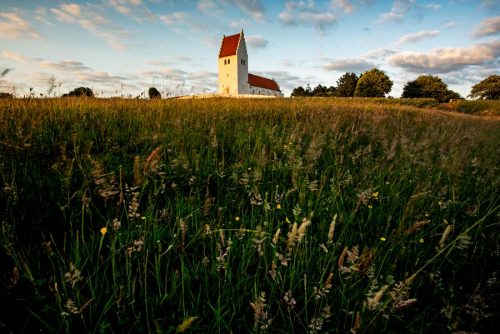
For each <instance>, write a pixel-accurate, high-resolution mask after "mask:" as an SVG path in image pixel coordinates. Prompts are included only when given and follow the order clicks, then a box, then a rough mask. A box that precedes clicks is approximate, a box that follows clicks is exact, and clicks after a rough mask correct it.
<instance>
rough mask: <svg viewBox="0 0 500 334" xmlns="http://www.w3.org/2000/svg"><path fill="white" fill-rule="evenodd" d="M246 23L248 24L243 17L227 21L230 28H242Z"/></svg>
mask: <svg viewBox="0 0 500 334" xmlns="http://www.w3.org/2000/svg"><path fill="white" fill-rule="evenodd" d="M248 24H249V22H248V20H245V19H239V20H236V21H231V23H229V26H230V27H231V28H232V29H243V28H244V27H246V26H247V25H248Z"/></svg>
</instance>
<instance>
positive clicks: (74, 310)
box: [61, 299, 80, 317]
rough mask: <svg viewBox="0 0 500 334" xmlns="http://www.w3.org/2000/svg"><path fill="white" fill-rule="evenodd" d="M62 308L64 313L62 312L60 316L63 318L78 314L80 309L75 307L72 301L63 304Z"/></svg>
mask: <svg viewBox="0 0 500 334" xmlns="http://www.w3.org/2000/svg"><path fill="white" fill-rule="evenodd" d="M64 308H65V309H66V311H67V312H66V311H63V312H62V313H61V315H62V316H63V317H67V316H69V315H71V314H78V313H80V309H79V308H78V307H77V306H76V303H75V302H74V301H73V299H68V300H67V301H66V303H65V304H64Z"/></svg>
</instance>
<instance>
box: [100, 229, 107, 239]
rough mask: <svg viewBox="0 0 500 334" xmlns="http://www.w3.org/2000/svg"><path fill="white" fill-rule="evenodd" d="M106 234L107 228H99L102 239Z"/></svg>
mask: <svg viewBox="0 0 500 334" xmlns="http://www.w3.org/2000/svg"><path fill="white" fill-rule="evenodd" d="M107 232H108V228H107V227H103V228H101V234H102V236H103V237H104V235H105V234H106V233H107Z"/></svg>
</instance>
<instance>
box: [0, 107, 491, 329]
mask: <svg viewBox="0 0 500 334" xmlns="http://www.w3.org/2000/svg"><path fill="white" fill-rule="evenodd" d="M0 129H1V131H0V181H1V182H2V183H1V184H0V187H1V188H0V221H1V223H2V226H1V230H0V231H1V233H0V245H1V250H0V260H1V266H2V268H6V269H5V270H2V273H1V274H0V277H1V290H0V297H1V300H2V301H1V303H2V304H3V305H5V312H3V313H2V314H3V315H2V317H0V329H1V330H4V329H5V330H14V331H20V332H33V331H35V330H38V329H41V330H42V331H54V332H61V331H63V332H65V331H66V332H74V331H84V332H110V331H112V330H113V331H123V330H125V331H131V332H153V331H159V332H175V331H176V330H177V331H179V332H182V331H186V332H189V331H192V332H222V333H228V332H230V331H232V332H233V333H242V332H259V331H269V332H282V333H291V332H297V333H303V332H313V333H315V332H332V331H333V332H341V333H344V332H349V331H355V332H394V333H402V332H441V331H445V332H448V331H453V332H457V331H478V332H481V331H487V330H488V329H491V328H492V327H491V326H493V325H492V324H493V322H494V319H495V317H498V316H499V314H498V309H499V305H498V300H497V299H496V298H495V294H494V291H497V293H498V288H497V287H498V281H497V279H498V275H499V274H500V273H499V272H498V266H497V265H496V263H498V260H499V256H500V250H499V248H498V247H499V245H498V240H499V238H498V212H499V211H498V209H499V205H500V200H499V189H500V187H499V185H500V184H499V183H500V182H499V178H498V175H499V166H500V161H499V160H500V159H499V156H500V155H499V152H498V147H499V143H500V122H498V121H495V120H491V119H481V118H479V117H473V116H466V115H460V116H455V115H452V114H445V113H440V112H433V111H428V110H425V109H417V108H416V107H412V106H408V105H400V104H398V103H395V102H394V101H391V103H382V102H381V101H380V100H365V99H354V100H341V99H337V100H335V99H288V100H284V99H283V100H262V101H259V100H245V99H241V100H231V99H208V100H177V101H176V100H169V101H161V100H155V101H144V100H119V99H116V100H97V99H54V100H7V101H0ZM495 289H496V290H495ZM20 318H21V319H22V321H21V322H18V321H15V319H20Z"/></svg>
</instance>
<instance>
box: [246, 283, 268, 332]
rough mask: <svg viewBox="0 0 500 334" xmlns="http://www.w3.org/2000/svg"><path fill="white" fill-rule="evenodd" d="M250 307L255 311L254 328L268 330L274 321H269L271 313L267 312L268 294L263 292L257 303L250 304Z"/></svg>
mask: <svg viewBox="0 0 500 334" xmlns="http://www.w3.org/2000/svg"><path fill="white" fill-rule="evenodd" d="M250 306H251V307H252V309H253V316H254V321H255V322H254V326H255V327H259V328H260V330H266V329H268V328H269V325H270V324H271V321H272V320H271V319H269V312H267V310H266V308H267V305H266V293H265V292H264V291H262V292H261V293H260V295H259V296H258V297H257V299H256V300H255V302H253V303H250Z"/></svg>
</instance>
